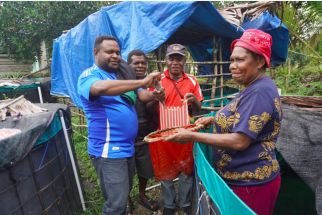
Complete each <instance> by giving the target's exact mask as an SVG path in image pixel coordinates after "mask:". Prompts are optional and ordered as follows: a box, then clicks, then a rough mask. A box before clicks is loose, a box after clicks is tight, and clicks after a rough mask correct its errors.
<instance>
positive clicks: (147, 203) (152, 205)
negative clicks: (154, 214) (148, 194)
mask: <svg viewBox="0 0 322 215" xmlns="http://www.w3.org/2000/svg"><path fill="white" fill-rule="evenodd" d="M139 204H140V205H142V206H143V207H145V208H147V209H149V210H151V211H157V210H158V209H159V208H160V207H159V204H158V202H157V201H154V200H153V199H144V200H142V199H139Z"/></svg>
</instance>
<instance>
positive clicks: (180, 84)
mask: <svg viewBox="0 0 322 215" xmlns="http://www.w3.org/2000/svg"><path fill="white" fill-rule="evenodd" d="M172 81H174V80H172V79H171V78H170V76H169V71H168V70H166V71H165V72H164V75H163V77H162V78H161V85H162V87H163V88H164V89H165V105H166V106H181V105H182V100H181V97H180V95H179V94H178V92H177V91H176V90H175V89H174V86H173V83H171V82H172ZM175 84H176V86H177V88H178V89H179V90H180V93H181V94H182V95H183V96H184V95H185V94H186V93H193V94H194V95H195V96H196V98H197V99H198V100H199V101H202V100H203V96H202V93H201V89H200V86H199V84H198V81H197V79H196V78H195V77H194V76H192V75H186V74H185V73H184V72H183V76H182V77H181V78H180V79H179V80H177V81H175ZM159 121H160V120H159ZM159 128H160V126H159ZM149 147H150V154H151V160H152V164H153V170H154V175H155V177H156V178H157V179H158V180H172V179H175V178H176V177H177V176H178V175H179V174H180V173H181V172H184V173H185V174H186V175H191V174H192V170H193V156H192V148H193V144H192V143H188V144H180V143H173V142H163V141H159V142H155V143H150V144H149Z"/></svg>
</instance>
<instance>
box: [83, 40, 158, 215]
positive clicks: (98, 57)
mask: <svg viewBox="0 0 322 215" xmlns="http://www.w3.org/2000/svg"><path fill="white" fill-rule="evenodd" d="M94 56H95V64H94V65H93V66H92V67H90V68H88V69H86V70H85V71H84V72H83V73H82V74H81V75H80V77H79V79H78V86H77V88H78V89H77V90H78V94H79V95H80V98H81V101H82V104H83V110H84V112H85V114H86V118H87V123H88V153H89V156H90V157H91V159H92V162H93V165H94V167H95V170H96V172H97V175H98V177H99V179H100V185H101V190H102V192H103V195H104V197H105V200H106V201H105V204H104V207H103V214H113V215H114V214H115V215H117V214H125V210H126V202H127V196H128V193H129V190H130V187H131V182H132V177H133V175H134V159H133V156H134V140H135V137H136V135H137V131H138V120H137V115H136V111H135V106H134V104H135V101H136V95H137V96H138V97H139V99H140V100H141V101H143V102H146V101H149V100H152V99H161V98H162V96H164V92H162V91H157V90H156V91H154V92H149V91H147V90H144V89H142V88H143V87H144V88H145V87H149V86H150V85H152V84H153V83H155V82H156V81H158V79H160V73H158V72H154V73H151V74H149V75H147V76H146V77H145V78H144V79H141V80H127V79H129V78H130V77H131V74H130V73H131V72H132V71H131V70H130V68H128V67H126V66H125V65H122V68H123V69H121V68H120V65H121V57H120V47H119V45H118V42H117V40H116V39H115V38H114V37H111V36H100V37H97V38H96V40H95V44H94ZM124 64H126V63H124ZM124 68H125V70H127V71H125V72H124ZM121 76H123V77H121ZM120 79H123V80H120ZM124 79H125V80H124ZM134 79H135V76H134Z"/></svg>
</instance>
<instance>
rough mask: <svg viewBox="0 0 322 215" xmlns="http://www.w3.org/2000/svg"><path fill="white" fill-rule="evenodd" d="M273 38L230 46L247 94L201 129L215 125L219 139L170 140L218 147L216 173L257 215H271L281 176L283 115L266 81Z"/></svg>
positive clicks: (187, 136) (256, 34)
mask: <svg viewBox="0 0 322 215" xmlns="http://www.w3.org/2000/svg"><path fill="white" fill-rule="evenodd" d="M271 47H272V37H271V36H270V35H269V34H267V33H265V32H263V31H260V30H256V29H248V30H246V31H245V32H244V34H243V35H242V37H241V38H240V39H237V40H235V41H233V42H232V44H231V51H232V54H231V56H230V61H231V63H230V66H229V69H230V71H231V73H232V77H233V79H234V80H235V81H236V82H237V83H238V84H240V85H241V86H243V87H244V89H243V90H242V91H241V92H240V93H239V94H238V95H237V96H236V97H235V98H234V99H233V100H232V101H231V102H230V103H229V104H228V105H227V106H225V107H224V108H223V109H221V110H219V111H218V112H217V113H216V116H215V117H204V118H200V119H198V120H197V121H196V124H203V125H207V124H212V125H213V126H214V133H213V134H212V133H197V132H190V131H187V130H185V129H182V130H180V131H179V132H178V133H177V134H174V135H172V136H170V137H168V139H167V140H169V141H175V142H181V143H183V142H189V141H196V142H200V143H204V144H208V145H211V146H213V161H214V162H213V167H214V168H215V169H216V171H217V172H218V173H219V175H220V176H221V177H222V178H223V179H224V180H225V181H226V182H227V184H228V185H229V187H230V188H231V189H232V190H233V191H234V193H235V194H236V195H237V196H239V197H240V199H241V200H243V201H244V202H245V203H246V204H247V205H248V206H249V207H250V208H251V209H252V210H253V211H254V212H255V213H256V214H259V215H271V214H272V213H273V211H274V206H275V202H276V199H277V196H278V192H279V188H280V184H281V176H280V167H279V164H278V161H277V159H276V154H275V144H276V141H277V138H278V135H279V132H280V127H281V120H282V110H281V102H280V97H279V94H278V91H277V87H276V86H275V83H274V82H273V81H272V80H271V79H270V78H269V77H267V76H266V75H265V68H268V67H270V56H271Z"/></svg>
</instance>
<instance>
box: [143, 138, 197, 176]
mask: <svg viewBox="0 0 322 215" xmlns="http://www.w3.org/2000/svg"><path fill="white" fill-rule="evenodd" d="M149 147H150V155H151V160H152V165H153V170H154V176H155V178H156V179H158V180H173V179H175V178H176V177H178V175H179V174H180V172H184V173H185V174H186V175H191V174H192V170H193V156H192V148H193V144H192V143H188V144H180V143H172V142H163V141H158V142H155V143H150V144H149Z"/></svg>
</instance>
